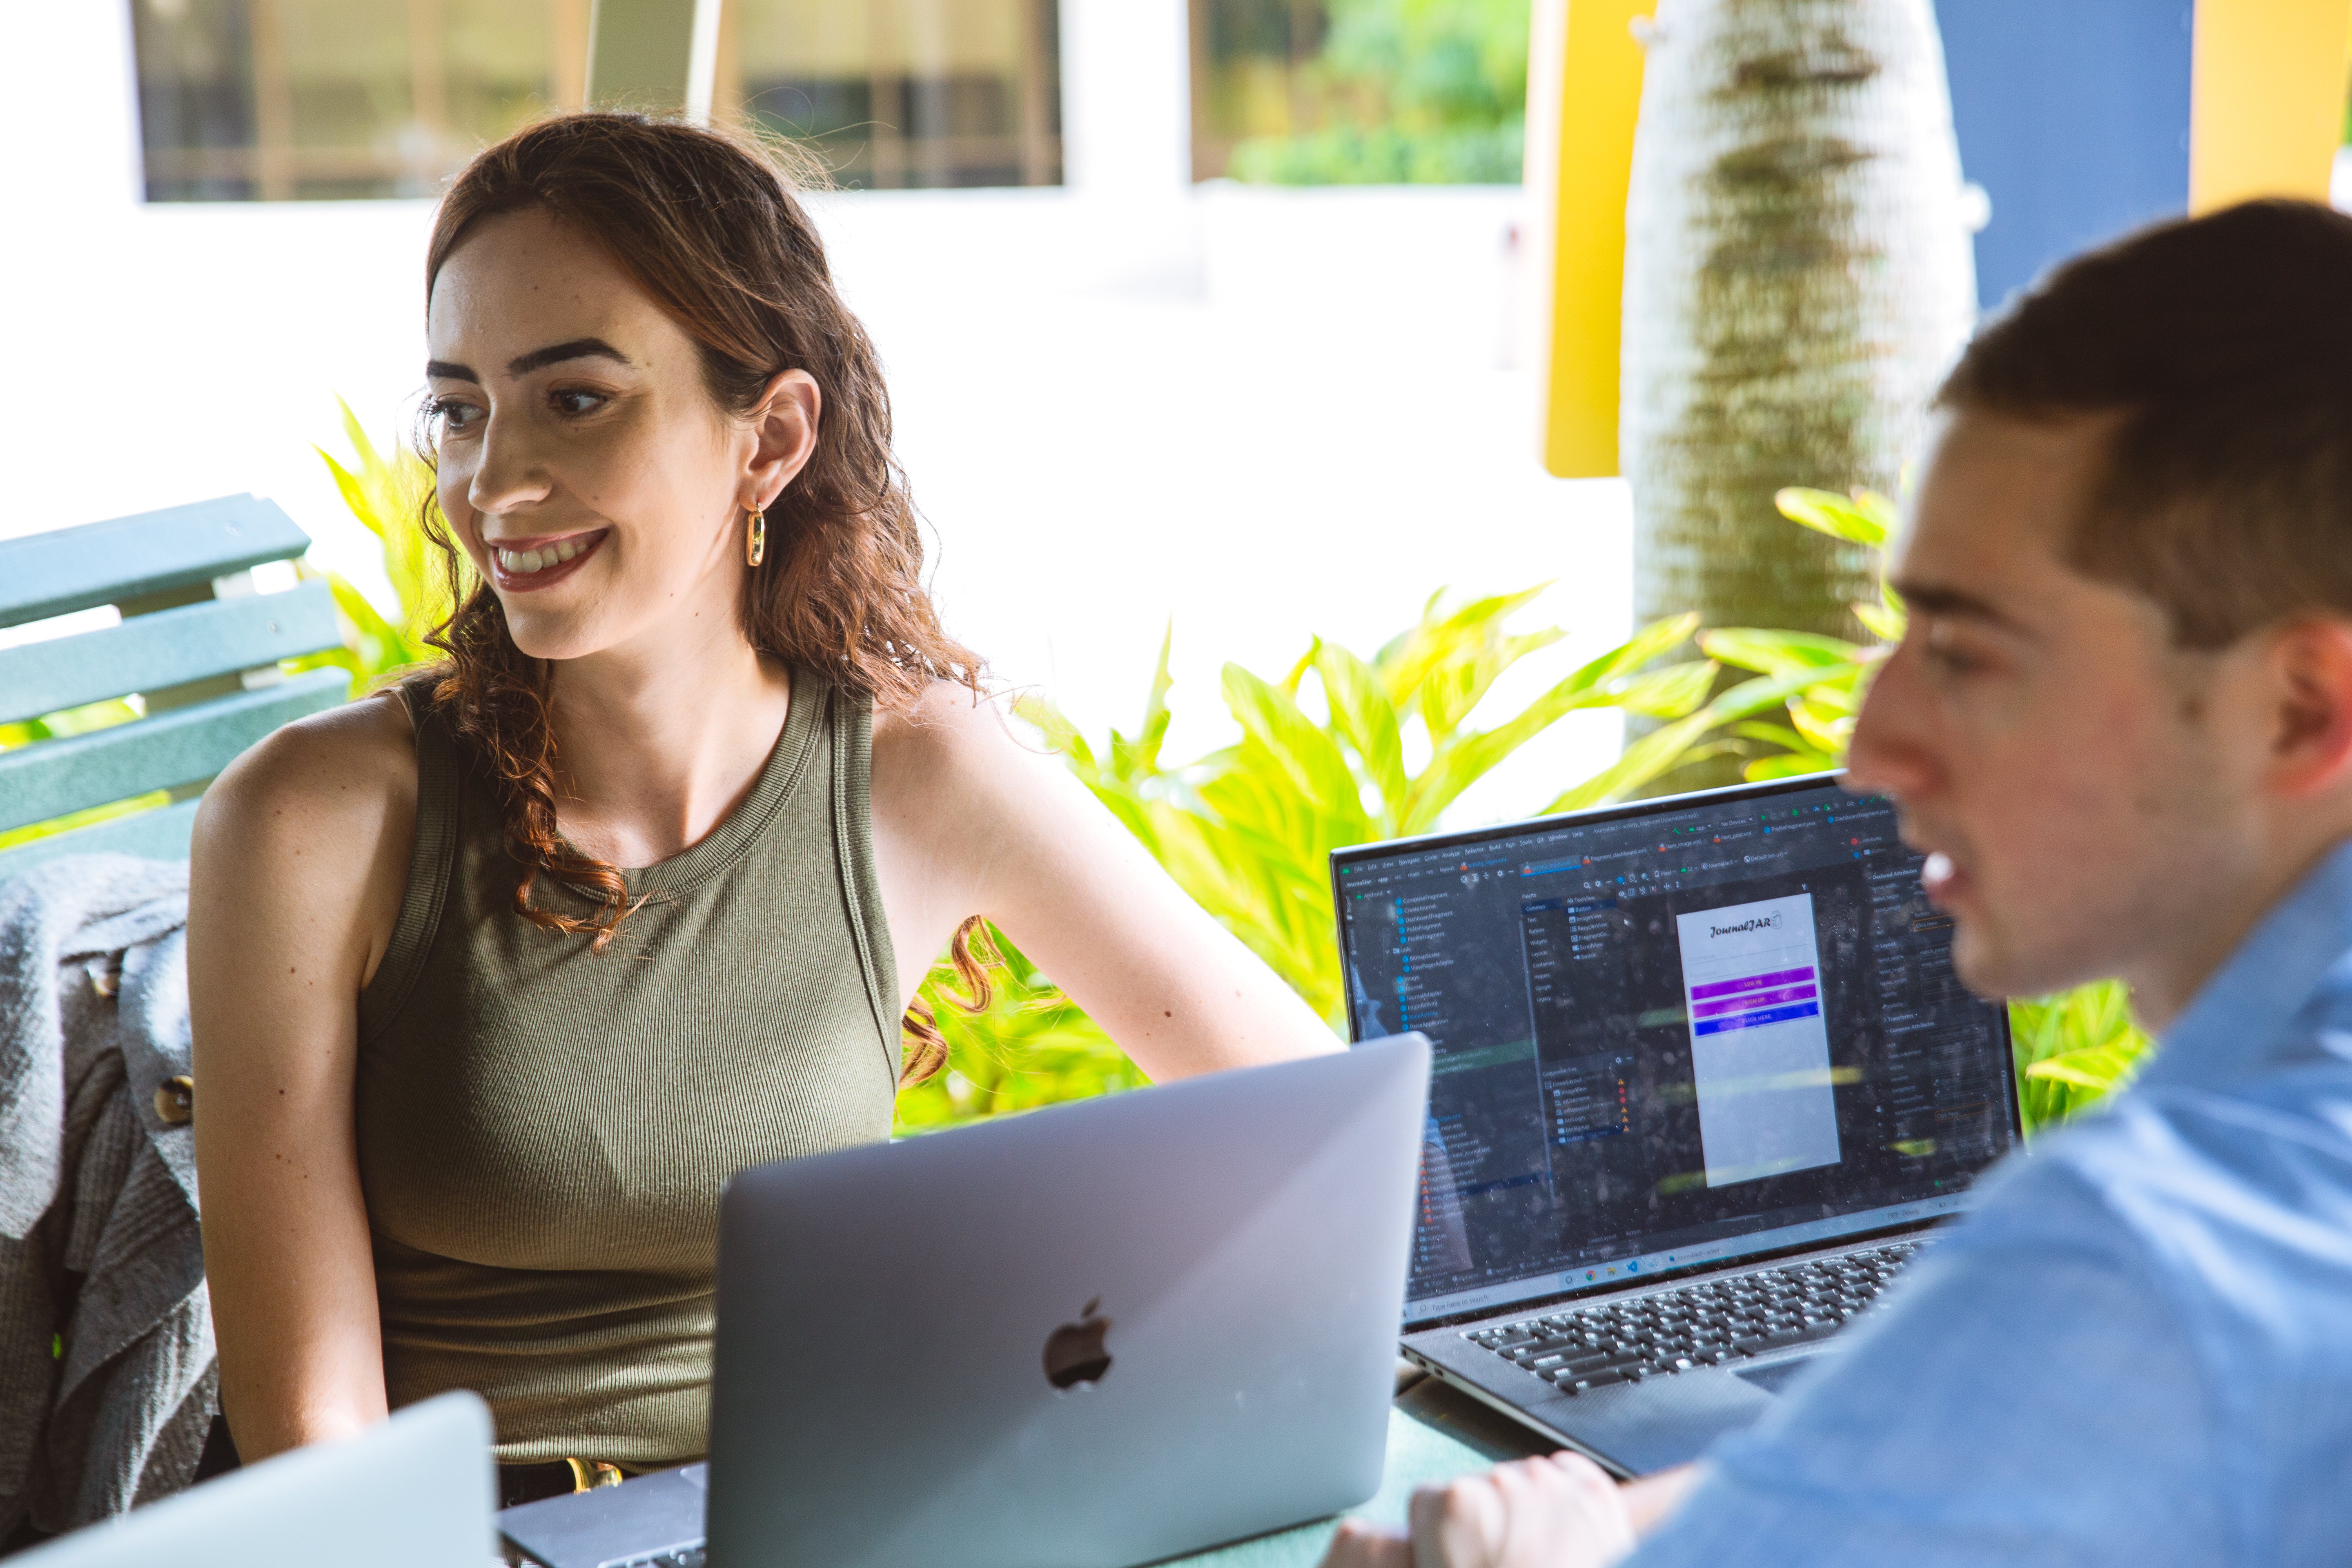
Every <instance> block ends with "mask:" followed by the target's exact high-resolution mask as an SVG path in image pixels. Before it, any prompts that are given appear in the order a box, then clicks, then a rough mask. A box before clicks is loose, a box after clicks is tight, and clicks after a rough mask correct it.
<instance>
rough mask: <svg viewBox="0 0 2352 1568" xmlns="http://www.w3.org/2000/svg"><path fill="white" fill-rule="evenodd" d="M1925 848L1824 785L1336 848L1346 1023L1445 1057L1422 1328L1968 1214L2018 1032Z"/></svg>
mask: <svg viewBox="0 0 2352 1568" xmlns="http://www.w3.org/2000/svg"><path fill="white" fill-rule="evenodd" d="M1919 863H1920V862H1919V857H1917V856H1916V855H1914V854H1913V853H1912V852H1911V851H1910V850H1908V849H1906V848H1905V847H1904V846H1903V844H1902V842H1901V840H1900V839H1899V838H1898V837H1896V834H1895V815H1894V811H1893V808H1892V807H1891V806H1890V805H1888V804H1887V803H1886V802H1885V801H1884V800H1882V799H1878V798H1876V797H1874V796H1860V795H1846V794H1844V793H1843V792H1842V791H1841V790H1840V789H1839V788H1838V787H1837V785H1836V784H1835V782H1834V781H1833V780H1827V779H1811V780H1798V781H1790V782H1789V783H1786V784H1770V785H1755V786H1747V787H1743V788H1738V789H1732V790H1719V791H1713V792H1709V793H1708V794H1706V795H1686V796H1681V797H1677V798H1675V799H1671V800H1662V801H1653V802H1646V803H1643V804H1642V805H1634V806H1622V807H1612V808H1608V809H1605V810H1601V811H1597V812H1588V813H1581V814H1577V815H1574V816H1560V817H1550V818H1544V819H1540V820H1538V821H1535V822H1529V823H1522V824H1518V825H1515V826H1507V827H1499V828H1489V829H1483V830H1479V831H1475V832H1470V833H1460V834H1447V835H1441V836H1437V837H1428V838H1420V839H1408V840H1402V841H1400V842H1396V843H1391V844H1384V845H1373V846H1367V847H1362V848H1356V849H1345V850H1341V851H1339V853H1338V854H1337V855H1335V856H1334V857H1333V864H1332V880H1333V887H1334V890H1335V894H1336V897H1337V900H1338V904H1339V931H1340V946H1341V956H1342V960H1343V963H1344V966H1345V970H1346V981H1347V986H1348V1005H1349V1026H1350V1029H1351V1033H1352V1037H1354V1038H1357V1039H1366V1038H1371V1037H1378V1036H1381V1035H1389V1034H1395V1033H1399V1032H1401V1031H1403V1030H1406V1029H1418V1030H1420V1031H1421V1032H1422V1033H1423V1034H1424V1035H1426V1036H1428V1037H1429V1039H1430V1041H1431V1044H1432V1046H1433V1047H1434V1058H1433V1078H1432V1082H1431V1092H1430V1121H1429V1124H1428V1127H1427V1129H1426V1132H1425V1137H1424V1144H1423V1191H1422V1202H1421V1210H1420V1215H1419V1220H1418V1226H1417V1230H1416V1235H1415V1238H1414V1243H1415V1245H1414V1249H1413V1271H1412V1282H1411V1284H1410V1286H1409V1288H1408V1306H1407V1312H1406V1316H1407V1321H1408V1322H1412V1323H1422V1322H1427V1321H1433V1320H1435V1319H1438V1318H1441V1317H1450V1316H1455V1315H1461V1314H1466V1313H1471V1312H1481V1311H1486V1310H1496V1309H1498V1308H1501V1307H1504V1306H1507V1305H1509V1304H1511V1303H1513V1302H1517V1301H1522V1300H1534V1299H1537V1298H1539V1297H1545V1296H1554V1295H1559V1294H1563V1293H1570V1292H1574V1291H1579V1290H1584V1289H1605V1288H1608V1287H1611V1286H1615V1285H1622V1284H1623V1283H1625V1282H1626V1281H1627V1280H1628V1279H1634V1278H1639V1277H1642V1276H1645V1275H1649V1274H1654V1273H1678V1272H1682V1271H1684V1270H1685V1269H1688V1268H1705V1267H1708V1266H1711V1265H1719V1264H1721V1263H1723V1262H1725V1261H1727V1260H1731V1259H1735V1258H1741V1257H1747V1256H1752V1255H1755V1254H1758V1253H1763V1252H1769V1251H1777V1250H1781V1249H1785V1248H1789V1247H1799V1246H1802V1245H1806V1244H1809V1243H1813V1242H1828V1241H1831V1240H1834V1239H1837V1238H1839V1237H1848V1236H1859V1235H1863V1234H1866V1233H1867V1232H1869V1231H1872V1230H1876V1229H1885V1228H1890V1227H1893V1226H1900V1225H1905V1224H1909V1223H1914V1222H1916V1221H1918V1220H1923V1219H1928V1218H1933V1217H1936V1216H1937V1215H1945V1214H1950V1213H1953V1212H1956V1211H1958V1209H1959V1208H1961V1207H1963V1206H1965V1205H1966V1201H1967V1193H1968V1189H1969V1185H1970V1184H1971V1183H1972V1182H1973V1180H1974V1179H1975V1177H1976V1175H1977V1173H1979V1172H1980V1171H1982V1170H1983V1169H1984V1168H1985V1167H1986V1166H1987V1165H1989V1164H1990V1163H1992V1162H1993V1161H1994V1160H1995V1159H1997V1158H1999V1157H2000V1155H2001V1154H2002V1153H2003V1152H2007V1150H2008V1149H2009V1148H2010V1147H2011V1145H2012V1144H2013V1143H2014V1142H2015V1141H2016V1138H2017V1108H2016V1094H2015V1088H2014V1082H2013V1079H2011V1061H2010V1042H2009V1030H2008V1021H2007V1015H2006V1012H2005V1010H2004V1009H2002V1008H2000V1007H1998V1006H1995V1005H1988V1004H1986V1003H1983V1002H1980V1001H1979V1000H1977V999H1976V998H1975V997H1973V996H1971V995H1969V994H1968V992H1967V991H1966V990H1965V989H1964V988H1963V987H1962V986H1961V985H1960V984H1959V981H1958V977H1957V976H1956V975H1955V974H1954V973H1953V972H1952V966H1951V950H1950V942H1951V931H1950V924H1949V921H1948V920H1947V919H1945V918H1944V917H1943V916H1941V915H1939V914H1938V913H1937V911H1936V910H1934V909H1933V908H1931V907H1930V906H1929V905H1928V904H1927V900H1926V898H1925V895H1924V894H1923V893H1922V892H1921V891H1920V888H1919Z"/></svg>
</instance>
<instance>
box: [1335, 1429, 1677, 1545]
mask: <svg viewBox="0 0 2352 1568" xmlns="http://www.w3.org/2000/svg"><path fill="white" fill-rule="evenodd" d="M1632 1550H1633V1520H1632V1517H1631V1516H1630V1515H1629V1514H1628V1513H1627V1511H1626V1508H1625V1500H1624V1498H1623V1496H1622V1494H1621V1493H1620V1492H1619V1491H1618V1489H1617V1483H1615V1482H1614V1481H1612V1480H1611V1479H1609V1477H1608V1476H1607V1475H1606V1474H1604V1473H1603V1472H1602V1470H1601V1467H1600V1466H1598V1465H1596V1464H1594V1463H1593V1462H1592V1461H1591V1460H1590V1459H1588V1458H1584V1457H1583V1456H1582V1455H1580V1454H1569V1453H1559V1454H1551V1455H1548V1456H1546V1457H1543V1458H1534V1459H1521V1460H1518V1461H1517V1463H1515V1464H1508V1465H1497V1466H1496V1467H1495V1468H1493V1469H1491V1470H1488V1471H1487V1472H1486V1473H1485V1474H1484V1475H1476V1476H1465V1477H1463V1478H1462V1479H1460V1480H1458V1481H1454V1482H1453V1483H1452V1484H1450V1485H1447V1486H1443V1487H1423V1488H1422V1489H1420V1490H1419V1491H1417V1492H1415V1493H1413V1496H1412V1540H1411V1541H1407V1540H1405V1539H1404V1538H1403V1537H1402V1536H1397V1535H1391V1534H1389V1533H1388V1532H1387V1531H1381V1530H1374V1529H1372V1528H1370V1527H1369V1526H1366V1525H1362V1524H1359V1523H1358V1522H1356V1521H1353V1520H1349V1521H1347V1522H1346V1523H1344V1524H1342V1525H1340V1526H1339V1535H1338V1537H1337V1538H1335V1539H1334V1540H1333V1541H1332V1542H1331V1550H1330V1552H1329V1553H1328V1555H1327V1556H1325V1558H1324V1559H1323V1568H1602V1565H1603V1564H1606V1563H1614V1562H1615V1561H1617V1559H1619V1558H1620V1557H1622V1556H1624V1555H1625V1553H1626V1552H1631V1551H1632Z"/></svg>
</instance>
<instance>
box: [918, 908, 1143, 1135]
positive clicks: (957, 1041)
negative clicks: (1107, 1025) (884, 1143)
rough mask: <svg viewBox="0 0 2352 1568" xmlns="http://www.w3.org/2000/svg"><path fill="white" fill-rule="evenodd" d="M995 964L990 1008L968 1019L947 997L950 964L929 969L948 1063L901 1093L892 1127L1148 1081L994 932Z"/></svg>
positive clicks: (945, 1121)
mask: <svg viewBox="0 0 2352 1568" xmlns="http://www.w3.org/2000/svg"><path fill="white" fill-rule="evenodd" d="M988 935H989V939H990V941H991V942H992V944H993V946H994V947H995V950H996V952H997V953H998V955H999V957H1000V959H1001V963H999V964H998V966H997V968H996V970H995V973H994V992H993V994H992V997H991V998H990V1004H989V1005H988V1007H987V1008H986V1009H985V1010H984V1011H982V1012H981V1013H978V1014H972V1013H968V1012H966V1011H964V1010H963V1008H962V1007H961V1006H959V1005H956V1004H955V1003H954V1002H953V1001H952V1000H951V999H950V998H951V997H952V996H953V995H954V994H957V987H958V985H959V984H960V983H959V981H958V978H957V975H956V972H955V969H954V966H953V965H951V964H949V963H944V962H942V963H938V964H936V965H934V966H933V967H932V970H931V973H929V976H927V977H926V978H925V980H924V982H923V989H922V994H923V996H924V998H925V1000H927V1001H929V1003H930V1005H931V1013H932V1016H933V1017H935V1018H936V1019H937V1020H938V1021H939V1026H940V1034H942V1035H944V1036H945V1037H947V1042H948V1066H947V1069H946V1070H945V1071H943V1072H940V1074H938V1075H937V1076H935V1077H933V1078H932V1079H929V1081H927V1082H924V1083H921V1084H918V1085H917V1086H916V1087H914V1088H913V1089H905V1090H902V1091H901V1092H900V1094H899V1096H898V1119H897V1131H899V1132H900V1133H902V1134H903V1133H910V1132H929V1131H935V1130H937V1129H939V1128H941V1127H950V1126H953V1125H955V1124H956V1123H958V1122H962V1121H972V1120H974V1119H975V1118H978V1117H982V1116H994V1115H998V1114H1001V1113H1003V1112H1005V1111H1012V1110H1032V1109H1034V1108H1035V1107H1037V1106H1040V1105H1051V1104H1054V1103H1055V1102H1057V1101H1060V1100H1084V1099H1086V1098H1087V1097H1089V1096H1092V1095H1097V1094H1116V1093H1118V1091H1119V1090H1121V1089H1139V1088H1140V1087H1142V1086H1143V1084H1144V1083H1145V1082H1147V1081H1148V1080H1147V1079H1145V1078H1144V1076H1143V1073H1142V1071H1141V1069H1139V1068H1137V1067H1136V1065H1135V1064H1134V1063H1133V1062H1131V1061H1129V1060H1128V1058H1127V1053H1126V1052H1125V1051H1122V1050H1120V1049H1119V1048H1118V1046H1117V1045H1116V1044H1114V1043H1113V1042H1112V1040H1111V1037H1109V1036H1108V1035H1107V1034H1105V1033H1104V1032H1103V1030H1102V1027H1101V1026H1100V1025H1098V1024H1097V1023H1096V1022H1095V1021H1094V1020H1093V1019H1092V1018H1089V1017H1087V1016H1086V1014H1084V1013H1083V1012H1081V1011H1079V1010H1078V1005H1077V1004H1076V1003H1075V1002H1072V1001H1071V1000H1070V999H1069V998H1068V997H1067V996H1065V995H1064V994H1062V993H1061V992H1060V991H1059V990H1058V989H1056V988H1055V985H1054V983H1053V982H1052V981H1050V980H1048V979H1046V978H1045V976H1044V975H1043V974H1040V973H1038V972H1037V966H1036V965H1035V964H1034V963H1030V962H1029V959H1028V957H1027V955H1026V954H1024V953H1023V952H1021V950H1020V949H1019V948H1017V947H1014V946H1013V944H1012V943H1011V942H1007V941H1006V940H1005V939H1004V937H1003V934H1002V933H1000V932H998V931H995V930H994V929H993V928H991V930H990V931H989V933H988Z"/></svg>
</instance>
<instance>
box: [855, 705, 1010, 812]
mask: <svg viewBox="0 0 2352 1568" xmlns="http://www.w3.org/2000/svg"><path fill="white" fill-rule="evenodd" d="M1011 709H1012V700H1011V699H1010V698H1009V697H1007V696H1005V695H1003V694H996V693H987V692H974V691H972V690H971V689H970V688H968V687H963V686H957V685H952V684H950V683H949V682H947V681H944V680H942V681H935V682H934V683H932V685H931V686H930V688H929V689H928V690H926V691H925V692H924V693H923V695H922V697H921V698H920V699H919V700H917V701H915V702H913V703H911V704H909V705H908V706H906V707H903V708H891V709H881V708H877V709H876V710H875V713H874V785H873V787H874V792H875V793H876V795H884V796H887V797H890V798H892V799H896V800H902V801H911V800H916V799H922V798H926V797H936V796H940V795H942V794H944V795H946V796H950V797H956V798H961V799H963V800H964V801H965V803H966V804H970V801H969V796H970V795H971V792H972V791H973V790H974V789H975V788H982V787H984V786H985V785H986V784H989V783H990V782H991V781H992V780H993V779H996V778H999V777H1001V776H1002V774H1003V772H1004V770H1005V769H1007V768H1008V767H1019V766H1021V765H1022V764H1023V763H1025V762H1028V761H1030V760H1032V759H1033V758H1034V757H1035V756H1038V755H1042V754H1043V748H1042V747H1040V746H1039V744H1038V743H1037V742H1036V741H1035V740H1034V738H1033V737H1031V736H1029V735H1028V734H1027V733H1026V732H1025V731H1024V728H1023V727H1022V726H1021V725H1020V724H1019V723H1018V722H1017V721H1015V720H1014V719H1013V715H1012V712H1011Z"/></svg>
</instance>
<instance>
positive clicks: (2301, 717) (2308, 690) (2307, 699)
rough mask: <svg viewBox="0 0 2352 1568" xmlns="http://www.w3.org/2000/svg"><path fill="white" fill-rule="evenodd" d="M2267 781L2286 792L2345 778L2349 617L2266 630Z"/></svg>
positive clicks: (2350, 734) (2351, 669)
mask: <svg viewBox="0 0 2352 1568" xmlns="http://www.w3.org/2000/svg"><path fill="white" fill-rule="evenodd" d="M2270 664H2271V675H2272V682H2273V694H2274V700H2275V702H2276V704H2277V706H2276V710H2275V717H2274V719H2273V728H2272V736H2271V756H2270V768H2269V771H2270V775H2271V787H2272V788H2273V790H2275V791H2276V792H2277V793H2278V794H2280V795H2284V796H2286V797H2288V798H2290V799H2299V798H2303V797H2305V796H2309V795H2319V794H2322V793H2324V792H2326V791H2328V790H2331V789H2337V788H2343V787H2347V786H2352V622H2347V621H2342V620H2336V619H2334V618H2315V619H2311V620H2305V621H2297V622H2294V623H2293V624H2291V625H2289V626H2286V627H2284V628H2283V629H2282V630H2280V631H2278V632H2275V633H2273V641H2272V646H2271V653H2270Z"/></svg>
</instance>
